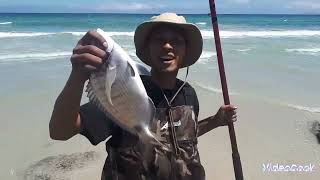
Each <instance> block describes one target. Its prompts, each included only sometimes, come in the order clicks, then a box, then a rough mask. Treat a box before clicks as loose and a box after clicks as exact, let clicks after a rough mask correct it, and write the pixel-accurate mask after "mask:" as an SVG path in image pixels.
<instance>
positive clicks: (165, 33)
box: [50, 13, 236, 180]
mask: <svg viewBox="0 0 320 180" xmlns="http://www.w3.org/2000/svg"><path fill="white" fill-rule="evenodd" d="M134 42H135V46H136V54H137V56H138V57H139V58H140V59H141V61H142V62H144V63H145V64H147V65H149V66H151V76H141V78H142V81H143V83H144V86H145V88H146V91H147V93H148V95H149V97H150V98H151V99H152V100H153V102H154V104H155V106H156V108H157V110H156V115H155V117H154V119H153V121H152V122H150V126H149V128H150V129H151V130H152V131H153V132H154V133H155V134H156V136H157V137H158V138H159V139H160V141H161V142H162V143H164V144H166V145H167V146H168V147H170V150H171V151H170V152H168V151H163V150H162V149H161V148H159V147H153V146H152V145H147V146H145V147H146V148H149V149H148V153H150V154H152V161H150V162H148V163H145V161H144V158H143V157H144V155H143V154H141V152H142V151H141V149H139V148H141V146H139V144H140V145H141V142H140V141H139V139H138V138H137V137H136V136H134V135H132V134H130V133H128V132H126V131H125V130H122V129H121V128H119V127H117V126H116V125H115V124H113V123H112V122H111V121H110V120H108V119H107V118H106V116H105V115H104V113H103V112H101V111H99V110H98V108H96V107H95V106H94V105H93V104H91V103H87V104H85V105H83V106H81V107H80V100H81V96H82V92H83V87H84V83H85V81H86V80H87V79H88V77H89V74H90V72H92V71H95V70H97V69H99V68H100V67H101V65H102V64H103V63H104V61H105V60H106V59H107V57H108V54H106V52H105V48H106V47H107V43H106V42H105V40H104V39H103V38H102V37H101V36H100V35H99V34H98V33H96V32H94V31H89V32H88V33H87V34H86V35H85V36H84V37H83V38H82V39H81V40H80V41H79V42H78V44H77V46H76V48H75V49H74V51H73V55H72V57H71V62H72V72H71V74H70V77H69V79H68V81H67V83H66V85H65V88H64V89H63V91H62V92H61V94H60V95H59V97H58V98H57V100H56V103H55V107H54V110H53V113H52V117H51V121H50V136H51V138H53V139H57V140H67V139H69V138H71V137H72V136H74V135H75V134H78V133H80V134H82V135H84V136H86V137H87V138H88V139H89V140H90V142H91V143H92V144H94V145H96V144H98V143H100V142H101V141H103V140H105V139H106V138H107V137H109V136H110V135H112V138H111V139H109V140H108V141H107V143H106V146H107V151H108V158H107V160H106V163H105V166H104V169H103V173H102V179H103V180H104V179H108V180H109V179H112V180H115V179H118V180H124V179H133V180H145V179H159V180H160V179H161V180H169V179H170V180H171V179H173V180H174V179H177V180H178V179H179V180H182V179H183V180H191V179H194V180H203V179H205V172H204V168H203V166H202V165H201V163H200V157H199V153H198V148H197V137H199V136H201V135H203V134H205V133H207V132H208V131H210V130H212V129H214V128H216V127H219V126H225V125H227V124H228V123H232V122H234V121H236V112H235V110H236V108H235V107H234V106H231V105H230V106H222V107H221V108H220V109H219V111H218V112H217V113H216V115H214V116H211V117H209V118H206V119H204V120H202V121H199V122H198V114H199V104H198V99H197V95H196V92H195V91H194V89H193V88H192V87H191V86H190V85H189V84H188V83H186V82H183V81H181V80H179V79H177V78H176V77H177V73H178V70H179V69H180V68H184V67H187V68H188V67H189V66H191V65H192V64H194V63H195V62H196V61H197V60H198V58H199V57H200V55H201V52H202V45H203V42H202V36H201V33H200V30H199V29H198V28H197V27H196V26H195V25H193V24H189V23H187V22H186V20H185V18H184V17H183V16H177V15H176V14H174V13H164V14H161V15H159V16H155V17H153V18H152V19H151V20H150V21H147V22H144V23H142V24H140V25H139V26H138V27H137V29H136V31H135V36H134ZM150 147H151V148H150ZM143 152H146V151H145V150H144V151H143Z"/></svg>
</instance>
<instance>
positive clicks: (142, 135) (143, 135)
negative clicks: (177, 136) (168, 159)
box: [136, 127, 171, 152]
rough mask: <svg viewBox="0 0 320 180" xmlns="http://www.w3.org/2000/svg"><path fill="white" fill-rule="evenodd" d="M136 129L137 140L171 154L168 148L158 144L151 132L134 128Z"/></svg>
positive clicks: (146, 128) (147, 129)
mask: <svg viewBox="0 0 320 180" xmlns="http://www.w3.org/2000/svg"><path fill="white" fill-rule="evenodd" d="M136 129H137V130H138V131H137V132H138V136H139V139H140V140H141V141H142V142H143V143H146V144H151V145H154V146H156V147H158V148H160V149H162V150H164V151H168V152H171V150H170V149H169V147H168V146H167V145H165V144H163V143H162V142H160V141H159V140H158V139H157V138H156V136H155V134H154V133H153V132H151V131H150V130H149V128H148V127H144V128H136Z"/></svg>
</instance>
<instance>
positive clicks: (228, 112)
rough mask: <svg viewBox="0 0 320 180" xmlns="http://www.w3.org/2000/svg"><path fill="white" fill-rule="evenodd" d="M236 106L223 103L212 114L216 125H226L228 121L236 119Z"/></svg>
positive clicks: (231, 121)
mask: <svg viewBox="0 0 320 180" xmlns="http://www.w3.org/2000/svg"><path fill="white" fill-rule="evenodd" d="M236 109H237V107H235V106H233V105H223V106H221V107H220V109H219V110H218V112H217V114H216V115H215V116H214V118H213V119H214V121H217V122H216V123H217V126H226V125H228V124H229V123H233V122H236V121H237V112H236Z"/></svg>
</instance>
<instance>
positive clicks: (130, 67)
mask: <svg viewBox="0 0 320 180" xmlns="http://www.w3.org/2000/svg"><path fill="white" fill-rule="evenodd" d="M128 68H129V69H130V71H129V72H130V75H131V76H132V77H135V76H136V71H135V69H134V68H135V67H134V66H133V65H132V64H131V63H130V62H129V61H128Z"/></svg>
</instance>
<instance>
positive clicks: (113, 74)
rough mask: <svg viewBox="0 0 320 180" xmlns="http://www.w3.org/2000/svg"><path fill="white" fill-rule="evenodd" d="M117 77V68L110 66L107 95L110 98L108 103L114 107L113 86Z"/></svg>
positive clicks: (107, 74)
mask: <svg viewBox="0 0 320 180" xmlns="http://www.w3.org/2000/svg"><path fill="white" fill-rule="evenodd" d="M116 75H117V66H110V65H109V67H108V70H107V73H106V76H107V80H106V85H105V87H106V90H105V92H106V95H107V98H108V102H109V103H110V104H111V105H112V106H113V104H112V99H111V88H112V84H113V83H114V81H115V79H116Z"/></svg>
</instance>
